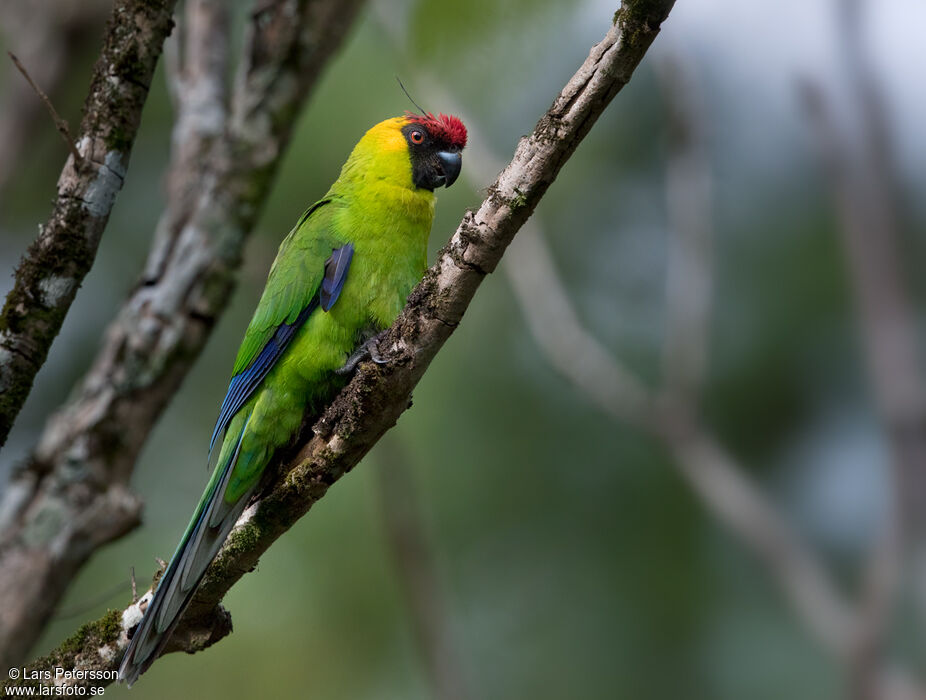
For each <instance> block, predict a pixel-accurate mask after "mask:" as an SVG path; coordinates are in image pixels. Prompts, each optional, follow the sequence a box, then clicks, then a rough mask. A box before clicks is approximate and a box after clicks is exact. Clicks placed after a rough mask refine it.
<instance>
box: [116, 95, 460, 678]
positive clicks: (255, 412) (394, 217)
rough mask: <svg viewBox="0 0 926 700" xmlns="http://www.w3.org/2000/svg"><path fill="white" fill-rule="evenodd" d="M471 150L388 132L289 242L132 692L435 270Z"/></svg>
mask: <svg viewBox="0 0 926 700" xmlns="http://www.w3.org/2000/svg"><path fill="white" fill-rule="evenodd" d="M465 145H466V128H465V127H464V126H463V124H462V122H461V121H460V120H459V119H457V118H456V117H452V116H447V115H444V114H440V115H438V116H434V115H433V114H431V113H426V114H424V115H418V114H412V113H410V112H409V113H406V114H405V116H403V117H396V118H393V119H387V120H386V121H383V122H380V123H379V124H377V125H376V126H374V127H373V128H372V129H370V130H369V131H367V132H366V134H365V135H364V136H363V138H362V139H360V142H359V143H358V144H357V145H356V147H355V148H354V150H353V152H352V153H351V154H350V157H349V158H348V159H347V162H346V163H345V164H344V167H343V168H342V169H341V174H340V176H339V177H338V179H337V181H336V182H335V183H334V184H333V185H332V186H331V189H330V190H329V191H328V193H327V194H326V195H325V196H324V198H322V199H321V200H319V201H318V202H316V203H315V204H313V205H312V206H311V207H309V208H308V210H307V211H306V212H305V213H304V214H303V215H302V217H301V218H300V219H299V221H298V222H297V223H296V225H295V227H294V228H293V230H292V231H290V233H289V235H288V236H286V238H285V239H284V240H283V243H282V244H281V245H280V250H279V252H278V253H277V257H276V260H275V261H274V263H273V266H272V267H271V268H270V275H269V277H268V278H267V285H266V287H265V288H264V292H263V294H262V296H261V299H260V302H259V303H258V305H257V310H256V311H255V312H254V316H253V318H252V319H251V323H250V324H249V325H248V329H247V331H246V332H245V335H244V340H243V341H242V343H241V348H240V349H239V350H238V356H237V358H236V359H235V365H234V368H233V370H232V379H231V382H230V383H229V385H228V391H227V393H226V395H225V399H224V400H223V402H222V406H221V409H220V410H219V417H218V420H217V421H216V424H215V429H214V431H213V433H212V440H211V442H210V446H209V453H210V460H211V457H212V454H213V450H214V448H215V447H216V445H218V444H221V447H220V448H219V454H218V460H217V461H216V466H215V469H214V471H213V472H212V476H211V478H210V479H209V483H208V484H207V486H206V490H205V492H204V493H203V495H202V498H200V500H199V504H198V505H197V506H196V511H195V512H194V513H193V518H192V519H191V520H190V524H189V526H188V527H187V529H186V532H184V534H183V537H182V538H181V540H180V544H179V545H177V549H176V551H175V552H174V555H173V557H172V558H171V560H170V563H169V564H168V566H167V569H166V570H165V571H164V574H163V576H162V577H161V579H160V581H159V583H158V586H157V589H156V591H155V592H154V595H153V597H152V598H151V600H150V602H149V603H148V606H147V608H146V609H145V612H144V617H143V618H142V620H141V622H140V623H139V624H138V626H137V628H136V631H135V634H134V636H133V637H132V640H131V642H130V643H129V646H128V649H127V650H126V653H125V656H124V657H123V660H122V665H121V667H120V669H119V673H120V678H121V679H122V680H123V681H125V682H127V683H128V684H129V685H131V684H132V683H134V682H135V681H136V680H137V679H138V677H139V676H140V675H141V674H142V673H144V672H145V671H146V670H147V669H148V667H149V666H150V665H151V664H152V663H153V662H154V660H155V659H156V658H157V656H158V654H159V653H160V652H161V651H162V650H163V648H164V646H165V645H166V644H167V641H168V640H169V638H170V635H171V633H172V632H173V630H174V627H175V626H176V624H177V622H178V621H179V619H180V617H181V615H182V614H183V612H184V610H186V608H187V606H188V605H189V603H190V601H191V600H192V598H193V594H194V593H195V591H196V588H197V586H198V585H199V583H200V581H201V580H202V578H203V575H204V574H205V571H206V567H208V566H209V563H210V562H211V561H212V560H213V559H214V558H215V556H216V554H218V551H219V548H220V547H221V546H222V543H223V542H224V541H225V538H226V537H227V536H228V533H229V532H231V529H232V528H233V527H234V525H235V522H236V521H237V520H238V517H239V516H240V515H241V513H242V512H243V511H244V509H245V507H246V506H247V504H248V501H249V500H250V498H251V496H252V495H253V494H254V493H255V490H256V489H257V486H258V483H259V482H260V479H261V475H262V473H263V471H264V468H265V467H266V466H267V464H268V462H269V461H270V459H271V457H272V456H273V453H274V451H275V450H277V449H278V448H280V447H282V446H284V445H286V444H287V443H288V442H289V441H290V439H291V438H292V437H293V434H294V433H295V432H296V430H298V428H299V426H300V424H301V421H302V417H303V415H304V413H305V412H306V409H307V408H308V409H310V410H312V411H315V412H317V411H318V410H319V409H320V408H321V407H323V406H324V404H325V403H326V402H328V401H329V400H330V399H331V398H333V396H334V394H335V392H336V391H337V390H338V389H339V388H340V387H342V386H343V385H344V383H345V382H346V381H347V377H348V375H349V374H350V372H351V371H353V369H354V367H355V366H356V364H357V362H359V360H360V359H362V358H363V357H365V356H369V355H370V354H372V353H373V352H374V351H373V348H374V347H375V339H376V335H377V333H380V332H382V331H383V329H385V328H386V327H388V326H389V325H390V324H391V323H392V322H393V321H394V320H395V318H396V317H397V316H398V315H399V312H400V311H401V310H402V308H403V307H404V305H405V300H406V297H407V296H408V294H409V292H410V291H411V290H412V288H413V287H414V286H415V284H417V283H418V281H419V280H420V279H421V276H422V275H423V274H424V270H425V268H426V266H427V244H428V234H429V233H430V231H431V222H432V221H433V218H434V189H435V188H436V187H441V186H447V187H449V186H450V185H452V184H453V183H454V181H455V180H456V179H457V176H458V175H459V174H460V167H461V164H462V156H461V151H462V150H463V147H464V146H465ZM374 358H375V354H374ZM223 436H224V437H223ZM220 438H221V442H219V440H220Z"/></svg>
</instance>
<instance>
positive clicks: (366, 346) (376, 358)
mask: <svg viewBox="0 0 926 700" xmlns="http://www.w3.org/2000/svg"><path fill="white" fill-rule="evenodd" d="M385 333H386V331H380V332H379V333H377V334H376V335H374V336H373V337H372V338H370V339H368V340H367V341H366V342H364V343H363V344H362V345H361V346H360V347H359V348H357V349H356V350H354V352H353V353H352V354H351V356H350V357H348V358H347V362H345V363H344V366H343V367H338V369H336V370H335V371H334V373H335V374H339V375H341V376H344V375H347V374H353V372H354V370H355V369H357V365H359V364H360V363H361V362H363V361H364V360H372V361H373V362H375V363H376V364H378V365H384V364H386V362H387V360H386V358H385V357H383V356H382V355H380V354H379V341H380V340H382V337H383V335H385Z"/></svg>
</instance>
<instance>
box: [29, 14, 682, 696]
mask: <svg viewBox="0 0 926 700" xmlns="http://www.w3.org/2000/svg"><path fill="white" fill-rule="evenodd" d="M673 5H674V0H648V1H642V0H639V1H636V2H624V4H623V5H622V7H621V9H620V10H619V11H618V12H617V13H616V14H615V16H614V22H613V26H612V27H611V28H610V30H609V31H608V33H607V35H606V36H605V38H604V39H603V40H602V41H601V43H599V44H597V45H596V46H595V47H593V48H592V50H591V53H590V54H589V57H588V59H587V60H586V61H585V63H584V64H583V65H582V66H581V67H580V68H579V70H578V72H577V73H576V74H575V75H574V76H573V77H572V79H570V81H569V82H568V83H567V84H566V86H565V88H563V90H562V92H561V93H560V94H559V96H557V98H556V100H555V101H554V102H553V105H552V106H551V107H550V109H549V110H548V111H547V112H546V113H545V114H544V115H543V116H542V117H541V119H540V121H539V122H538V123H537V126H536V127H535V128H534V130H533V132H532V133H531V135H530V136H527V137H524V138H523V139H522V140H521V142H520V143H519V145H518V148H517V150H516V152H515V154H514V157H513V158H512V160H511V162H510V163H509V164H508V166H507V167H506V168H505V170H504V171H503V172H502V173H501V174H500V175H499V176H498V179H497V180H496V181H495V183H494V184H493V185H492V186H491V187H490V188H489V190H488V196H487V197H486V199H485V201H484V202H483V203H482V204H481V206H480V207H479V208H478V209H477V210H476V211H471V212H468V213H467V214H466V216H465V217H464V219H463V221H462V222H461V224H460V225H459V227H458V229H457V231H456V232H455V234H454V235H453V237H452V238H451V240H450V242H449V243H448V244H447V245H446V246H445V247H444V249H443V250H442V251H441V253H440V255H439V257H438V261H437V263H435V265H434V266H432V267H431V268H430V269H429V270H428V272H427V274H426V275H425V278H424V280H423V281H422V282H421V284H419V285H418V287H417V288H416V289H415V290H414V291H413V292H412V295H411V296H410V298H409V302H408V305H407V306H406V308H405V310H404V311H403V313H402V314H401V316H400V317H399V319H398V320H397V321H396V323H395V324H393V326H392V327H391V328H390V329H389V331H388V332H387V334H386V335H385V337H384V339H383V340H382V342H381V343H380V347H379V350H380V352H381V353H382V354H383V355H384V356H385V357H386V358H387V360H388V361H387V363H386V364H385V365H374V364H372V363H363V364H361V366H360V367H359V369H358V371H357V374H356V375H355V376H354V378H353V379H352V381H351V382H350V383H349V384H348V386H347V387H345V389H344V390H343V391H342V392H341V393H340V394H339V395H338V397H337V398H336V399H335V401H334V402H333V403H332V404H331V406H330V407H329V408H328V409H327V410H326V411H325V413H324V415H323V416H322V417H321V418H320V419H319V420H318V421H317V422H316V423H315V424H314V425H313V426H311V427H310V422H309V419H310V418H311V416H307V421H306V423H305V424H304V426H303V431H302V437H301V438H300V439H299V440H297V441H296V446H295V447H293V448H292V449H290V450H287V451H285V452H284V454H282V455H278V456H277V458H276V459H275V463H276V465H277V468H276V469H272V470H271V471H275V472H276V474H277V476H276V478H275V479H274V481H273V483H272V484H269V485H268V486H267V488H266V489H265V490H264V492H263V495H262V496H261V497H260V498H259V499H258V500H256V501H255V502H254V503H253V504H251V506H250V507H249V508H248V510H247V511H245V513H244V515H243V516H242V517H241V519H240V520H239V522H238V524H237V526H236V528H235V530H234V531H233V532H232V534H231V535H230V536H229V538H228V540H227V542H226V543H225V546H224V547H223V548H222V551H221V552H220V553H219V555H218V557H217V558H216V560H215V561H214V562H213V564H212V566H210V568H209V570H208V572H207V575H206V578H205V579H204V581H203V584H202V586H201V587H200V589H199V591H198V593H197V595H196V597H195V598H194V601H193V604H192V605H191V607H190V609H189V610H188V611H187V614H186V615H185V616H184V618H183V620H182V622H181V623H180V626H179V627H178V630H177V632H176V633H175V635H174V639H173V643H172V644H171V646H170V647H169V648H168V651H170V650H184V651H196V650H198V649H201V648H202V647H203V646H206V645H208V644H209V643H211V642H213V641H215V635H214V634H213V631H214V630H215V629H217V627H220V626H221V618H222V616H223V611H222V610H221V608H220V607H219V605H218V604H219V601H221V599H222V597H223V596H224V595H225V593H226V592H227V591H228V590H229V588H231V586H232V585H233V584H234V583H235V582H236V581H237V580H238V579H240V578H241V576H243V575H244V574H245V573H247V572H248V571H250V570H252V569H253V568H254V566H255V565H256V563H257V561H258V559H259V557H260V556H261V554H263V552H264V551H266V549H267V548H268V547H269V546H270V545H271V544H272V543H273V541H274V540H276V538H277V537H279V536H280V535H281V534H282V533H283V532H285V531H286V530H287V529H288V528H289V527H290V526H291V525H292V524H293V523H294V522H295V521H296V520H298V519H299V518H300V517H302V515H304V514H305V513H306V512H307V511H308V510H309V508H310V507H311V505H312V504H313V503H314V502H315V501H317V500H318V499H319V498H321V497H322V496H323V495H324V494H325V492H326V491H327V490H328V487H329V486H330V485H331V484H332V483H334V482H335V481H336V480H337V479H339V478H340V477H341V476H343V475H344V474H345V473H346V472H347V471H349V470H350V469H351V468H352V467H353V466H355V465H356V464H357V462H359V460H360V459H361V458H362V457H363V456H364V455H365V454H366V453H367V451H369V449H370V448H371V447H372V446H373V444H374V443H375V442H376V441H377V440H378V439H379V438H380V437H381V436H382V435H383V433H385V431H386V430H388V429H389V428H390V427H392V426H393V425H394V424H395V422H396V420H397V419H398V417H399V415H400V414H401V413H402V412H403V411H404V410H405V409H406V408H408V406H409V405H410V397H411V392H412V389H413V388H414V386H415V385H416V384H417V382H418V380H419V379H420V378H421V376H422V374H423V373H424V371H425V370H426V369H427V367H428V365H429V364H430V362H431V360H432V359H433V357H434V355H435V354H436V353H437V351H438V350H439V349H440V348H441V346H442V345H443V343H444V342H445V341H446V340H447V338H448V337H449V336H450V334H451V333H452V332H453V330H454V329H455V328H456V326H457V325H458V323H459V322H460V319H461V318H462V316H463V313H464V311H465V310H466V308H467V306H468V304H469V302H470V301H471V299H472V298H473V295H474V294H475V292H476V289H477V288H478V287H479V285H480V284H481V283H482V280H483V279H484V278H485V276H486V275H487V274H488V273H490V272H492V271H493V270H494V269H495V268H496V266H497V264H498V262H499V260H500V259H501V256H502V254H503V253H504V251H505V248H506V247H507V246H508V244H509V243H510V242H511V240H512V238H513V237H514V235H515V233H516V232H517V231H518V229H519V228H520V227H521V226H522V225H523V223H524V222H525V221H526V220H527V218H528V217H529V216H530V214H531V213H532V212H533V210H534V208H535V207H536V206H537V203H538V202H539V201H540V199H541V198H542V196H543V194H544V193H545V192H546V190H547V188H548V187H549V186H550V184H551V183H552V182H553V180H554V179H555V178H556V175H557V174H558V172H559V170H560V168H561V167H562V166H563V164H564V163H565V162H566V160H568V158H569V157H570V156H571V154H572V153H573V152H574V150H575V149H576V147H577V146H578V144H579V143H580V142H581V140H582V139H583V137H584V136H585V135H586V134H587V133H588V131H589V130H590V129H591V127H592V125H593V124H594V123H595V121H596V120H597V118H598V117H599V116H600V114H601V113H602V111H603V110H604V109H605V107H606V106H607V105H608V104H609V103H610V101H611V99H612V98H613V97H614V95H616V94H617V92H618V91H619V90H620V89H621V88H622V87H623V86H624V85H625V84H626V83H627V81H628V80H629V79H630V77H631V75H632V74H633V71H634V69H635V68H636V66H637V64H638V63H639V62H640V60H641V59H642V58H643V55H644V54H645V53H646V50H647V49H648V48H649V46H650V44H651V43H652V41H653V39H654V38H655V37H656V35H657V34H658V32H659V27H660V25H661V24H662V22H663V20H664V19H665V18H666V17H667V16H668V13H669V11H670V10H671V8H672V6H673ZM149 599H150V592H149V593H148V594H146V595H145V596H143V597H142V599H141V601H139V603H138V604H133V605H131V606H129V607H128V608H127V609H126V610H125V611H124V612H122V613H120V612H118V611H112V612H110V613H108V614H107V615H106V616H104V617H103V618H102V619H100V620H98V621H96V622H95V623H91V624H89V625H87V626H85V627H84V628H82V630H80V631H79V632H78V634H77V635H75V636H74V637H72V638H71V639H70V640H68V641H67V642H65V643H64V644H62V645H61V646H60V647H59V648H58V649H56V650H55V651H54V652H52V654H51V655H49V656H48V657H45V658H43V659H39V660H37V661H35V662H34V663H33V664H32V665H31V666H30V668H33V667H34V668H48V667H50V666H53V665H59V666H64V667H67V668H84V669H98V670H99V669H104V670H105V669H109V670H112V669H115V668H117V667H118V663H119V659H120V657H121V655H122V651H123V650H124V649H125V646H126V644H127V643H128V637H127V632H128V628H129V627H130V626H131V625H132V624H134V623H137V621H138V619H139V616H140V612H139V604H146V603H147V600H149ZM120 620H121V624H120ZM108 682H110V681H107V680H103V681H93V682H91V681H86V680H84V681H77V683H78V684H83V685H87V684H90V685H105V684H106V683H108Z"/></svg>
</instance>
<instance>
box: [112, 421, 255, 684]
mask: <svg viewBox="0 0 926 700" xmlns="http://www.w3.org/2000/svg"><path fill="white" fill-rule="evenodd" d="M249 421H250V416H248V419H247V420H245V421H244V424H243V425H242V427H241V430H240V432H239V433H238V435H237V436H236V437H235V438H234V439H235V449H234V450H233V451H232V452H231V454H230V455H228V457H227V458H226V459H225V463H224V464H217V465H216V469H215V471H214V472H213V473H212V478H211V479H210V480H209V483H208V485H207V486H206V490H205V492H204V493H203V497H202V498H201V499H200V501H199V505H198V506H197V507H196V512H195V513H193V518H192V520H190V524H189V525H188V526H187V529H186V532H184V533H183V537H182V538H181V540H180V544H178V545H177V549H176V551H175V552H174V556H173V557H172V558H171V560H170V563H169V564H168V565H167V570H166V571H165V572H164V575H163V576H161V580H160V581H159V582H158V587H157V590H156V591H155V593H154V596H153V597H152V599H151V602H150V603H149V604H148V608H147V609H146V610H145V616H144V617H143V618H142V621H141V623H139V625H138V628H137V630H136V631H135V634H134V636H133V637H132V641H131V642H130V643H129V647H128V649H126V652H125V656H124V657H123V659H122V665H121V666H120V667H119V677H120V678H121V679H122V680H123V681H125V682H126V683H127V684H128V685H129V686H130V687H131V685H132V684H133V683H134V682H135V681H136V680H138V677H139V676H140V675H141V674H143V673H144V672H145V671H147V670H148V667H149V666H151V664H152V663H154V660H155V659H157V658H158V656H159V655H160V653H161V652H162V651H163V650H164V647H165V646H166V645H167V642H168V641H169V640H170V636H171V634H172V633H173V631H174V628H175V627H176V626H177V623H178V622H179V621H180V618H181V616H182V615H183V613H184V611H185V610H186V609H187V606H189V604H190V601H191V600H193V594H194V593H196V589H197V587H198V586H199V583H200V581H202V578H203V576H204V575H205V573H206V568H207V567H208V566H209V564H210V562H211V561H212V560H213V559H214V558H215V555H216V554H218V552H219V549H220V548H221V547H222V543H223V542H224V541H225V538H226V537H228V533H229V532H231V530H232V528H233V527H234V526H235V522H237V520H238V517H239V516H240V515H241V513H242V512H243V511H244V508H245V506H247V503H248V500H249V499H250V496H251V491H253V488H252V489H251V490H250V491H249V492H248V493H245V494H244V495H242V497H241V498H239V499H238V500H237V501H236V502H235V503H234V504H229V503H227V502H225V499H224V494H225V489H226V487H227V486H228V482H229V480H230V478H231V475H232V472H233V471H234V469H235V464H236V463H237V461H238V457H239V453H240V451H241V441H242V438H243V437H244V433H245V431H246V430H247V427H248V422H249ZM229 437H231V436H230V435H226V441H227V440H228V438H229Z"/></svg>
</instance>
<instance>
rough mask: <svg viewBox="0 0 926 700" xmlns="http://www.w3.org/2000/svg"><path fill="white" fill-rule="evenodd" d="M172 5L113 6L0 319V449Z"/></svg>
mask: <svg viewBox="0 0 926 700" xmlns="http://www.w3.org/2000/svg"><path fill="white" fill-rule="evenodd" d="M174 4H175V0H158V1H157V2H142V1H141V0H120V1H119V2H117V3H116V4H115V6H114V8H113V14H112V17H111V19H110V23H109V27H108V30H107V33H106V38H105V40H104V44H103V49H102V52H101V54H100V59H99V60H98V61H97V64H96V67H95V68H94V71H93V78H92V80H91V84H90V92H89V93H88V95H87V100H86V102H85V103H84V118H83V120H82V121H81V125H80V129H79V131H78V135H77V150H78V151H79V152H80V155H81V157H82V159H83V161H82V162H81V163H78V162H76V161H75V160H74V157H73V156H71V157H69V158H68V160H67V162H66V163H65V165H64V169H63V170H62V171H61V176H60V177H59V179H58V190H57V198H56V200H55V205H54V209H53V210H52V213H51V216H50V217H49V219H48V222H47V223H46V224H45V226H44V227H42V228H41V230H40V233H39V237H38V238H37V239H36V240H35V242H34V243H33V244H32V245H31V246H30V247H29V250H28V252H27V253H26V255H25V257H24V258H23V260H22V262H20V264H19V267H18V268H17V270H16V275H15V282H14V286H13V289H12V290H11V291H10V293H9V294H8V295H7V297H6V302H5V304H4V306H3V310H2V311H0V446H2V445H3V443H4V442H5V441H6V438H7V435H9V432H10V429H11V428H12V426H13V421H14V420H15V419H16V416H17V415H18V413H19V411H20V409H21V408H22V406H23V404H24V403H25V401H26V397H27V396H28V395H29V391H30V389H31V388H32V382H33V380H34V379H35V375H36V373H37V372H38V371H39V368H40V367H41V366H42V364H43V363H44V362H45V358H46V357H47V355H48V349H49V348H50V347H51V344H52V341H53V340H54V339H55V336H56V335H57V334H58V331H59V330H60V329H61V324H62V323H63V322H64V317H65V315H66V314H67V312H68V309H70V307H71V302H72V301H74V297H75V295H76V294H77V289H78V288H79V287H80V284H81V282H82V281H83V279H84V276H85V275H86V274H87V272H89V271H90V266H91V265H92V264H93V260H94V258H95V257H96V251H97V247H98V246H99V242H100V237H101V236H102V234H103V229H104V228H105V227H106V222H107V221H108V220H109V213H110V211H111V210H112V205H113V202H114V201H115V199H116V195H117V194H118V192H119V190H120V189H122V182H123V179H124V177H125V173H126V169H127V168H128V164H129V156H130V155H131V152H132V144H133V142H134V140H135V133H136V131H137V130H138V124H139V122H140V120H141V111H142V107H143V106H144V104H145V99H146V98H147V96H148V86H149V85H150V83H151V76H152V75H153V74H154V68H155V65H156V64H157V60H158V57H159V56H160V55H161V48H162V46H163V44H164V39H165V37H166V36H167V34H168V33H169V32H170V29H171V27H172V26H173V21H172V20H171V14H172V13H173V7H174Z"/></svg>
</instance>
